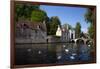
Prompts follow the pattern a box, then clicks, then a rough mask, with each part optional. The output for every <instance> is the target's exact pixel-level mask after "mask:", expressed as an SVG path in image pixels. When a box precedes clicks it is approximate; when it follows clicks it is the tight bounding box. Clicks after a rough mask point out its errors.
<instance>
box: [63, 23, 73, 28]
mask: <svg viewBox="0 0 100 69" xmlns="http://www.w3.org/2000/svg"><path fill="white" fill-rule="evenodd" d="M63 27H64V28H66V29H72V26H71V25H69V24H67V23H66V24H64V25H63Z"/></svg>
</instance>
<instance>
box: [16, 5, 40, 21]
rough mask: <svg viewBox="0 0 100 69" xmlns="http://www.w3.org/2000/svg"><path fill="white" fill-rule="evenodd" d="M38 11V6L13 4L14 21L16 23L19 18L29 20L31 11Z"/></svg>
mask: <svg viewBox="0 0 100 69" xmlns="http://www.w3.org/2000/svg"><path fill="white" fill-rule="evenodd" d="M38 9H40V6H39V5H32V4H15V20H16V21H18V19H19V18H21V17H22V18H25V19H30V16H31V13H32V11H33V10H38Z"/></svg>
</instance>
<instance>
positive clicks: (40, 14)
mask: <svg viewBox="0 0 100 69" xmlns="http://www.w3.org/2000/svg"><path fill="white" fill-rule="evenodd" d="M46 18H47V14H46V12H45V11H43V10H33V11H32V14H31V21H35V22H43V21H44V20H46Z"/></svg>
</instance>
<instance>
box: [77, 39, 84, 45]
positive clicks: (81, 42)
mask: <svg viewBox="0 0 100 69" xmlns="http://www.w3.org/2000/svg"><path fill="white" fill-rule="evenodd" d="M79 43H80V44H84V43H85V42H84V40H83V39H77V41H76V44H79Z"/></svg>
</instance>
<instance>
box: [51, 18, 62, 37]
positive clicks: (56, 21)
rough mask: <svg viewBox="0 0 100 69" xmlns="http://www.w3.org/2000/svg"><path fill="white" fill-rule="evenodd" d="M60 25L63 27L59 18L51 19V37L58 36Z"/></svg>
mask: <svg viewBox="0 0 100 69" xmlns="http://www.w3.org/2000/svg"><path fill="white" fill-rule="evenodd" d="M58 25H59V26H61V22H60V20H59V18H58V17H57V16H53V17H51V19H50V31H49V35H55V34H56V31H57V28H58Z"/></svg>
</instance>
